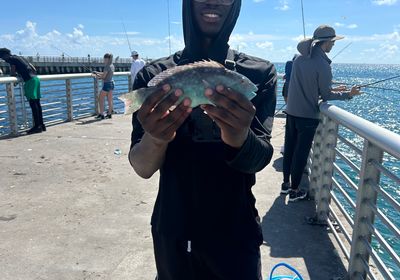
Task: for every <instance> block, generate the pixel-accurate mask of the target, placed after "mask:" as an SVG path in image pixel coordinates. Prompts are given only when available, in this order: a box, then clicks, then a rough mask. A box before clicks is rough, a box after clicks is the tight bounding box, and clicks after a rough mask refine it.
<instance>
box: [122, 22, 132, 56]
mask: <svg viewBox="0 0 400 280" xmlns="http://www.w3.org/2000/svg"><path fill="white" fill-rule="evenodd" d="M121 22H122V27H123V28H124V32H125V36H126V40H127V41H128V46H129V50H130V51H131V53H132V47H131V42H130V41H129V37H128V32H126V26H125V22H124V20H123V19H121Z"/></svg>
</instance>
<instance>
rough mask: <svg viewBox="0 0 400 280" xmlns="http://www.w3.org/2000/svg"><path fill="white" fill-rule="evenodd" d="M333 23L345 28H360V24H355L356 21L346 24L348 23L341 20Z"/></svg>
mask: <svg viewBox="0 0 400 280" xmlns="http://www.w3.org/2000/svg"><path fill="white" fill-rule="evenodd" d="M333 25H334V26H336V27H344V28H348V29H356V28H358V24H355V23H352V24H347V25H346V24H344V23H341V22H335V23H334V24H333Z"/></svg>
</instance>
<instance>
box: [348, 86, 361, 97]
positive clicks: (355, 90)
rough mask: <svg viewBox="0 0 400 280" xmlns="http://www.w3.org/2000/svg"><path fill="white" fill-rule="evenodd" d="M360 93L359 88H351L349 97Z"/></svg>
mask: <svg viewBox="0 0 400 280" xmlns="http://www.w3.org/2000/svg"><path fill="white" fill-rule="evenodd" d="M361 93H362V92H361V88H360V87H359V86H353V87H352V88H351V90H350V97H353V96H356V95H360V94H361Z"/></svg>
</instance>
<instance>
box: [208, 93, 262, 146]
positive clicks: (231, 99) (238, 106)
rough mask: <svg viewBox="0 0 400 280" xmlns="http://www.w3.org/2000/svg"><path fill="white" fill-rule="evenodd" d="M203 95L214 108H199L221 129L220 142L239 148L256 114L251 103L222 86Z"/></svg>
mask: <svg viewBox="0 0 400 280" xmlns="http://www.w3.org/2000/svg"><path fill="white" fill-rule="evenodd" d="M205 95H206V96H207V97H208V98H209V99H210V100H211V101H212V103H214V104H216V106H212V105H203V106H201V108H202V109H203V110H204V111H206V112H207V114H208V115H209V116H210V117H211V118H212V119H213V120H214V121H215V122H216V123H217V125H218V126H219V128H220V129H221V138H222V141H224V143H225V144H227V145H229V146H231V147H233V148H241V147H242V146H243V144H244V142H245V141H246V139H247V137H248V134H249V131H250V126H251V123H252V121H253V119H254V116H255V114H256V108H255V107H254V105H253V103H251V101H250V100H248V99H247V98H246V97H245V96H243V95H242V94H240V93H237V92H234V91H232V90H231V89H229V88H225V87H224V86H217V88H216V91H213V90H212V89H207V90H206V92H205Z"/></svg>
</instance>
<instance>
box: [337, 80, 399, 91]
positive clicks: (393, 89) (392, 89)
mask: <svg viewBox="0 0 400 280" xmlns="http://www.w3.org/2000/svg"><path fill="white" fill-rule="evenodd" d="M333 84H335V85H346V86H350V85H354V84H351V83H344V82H343V83H341V82H333ZM366 88H372V89H380V90H388V91H393V92H396V93H400V89H395V88H385V87H374V86H367V87H366Z"/></svg>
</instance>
